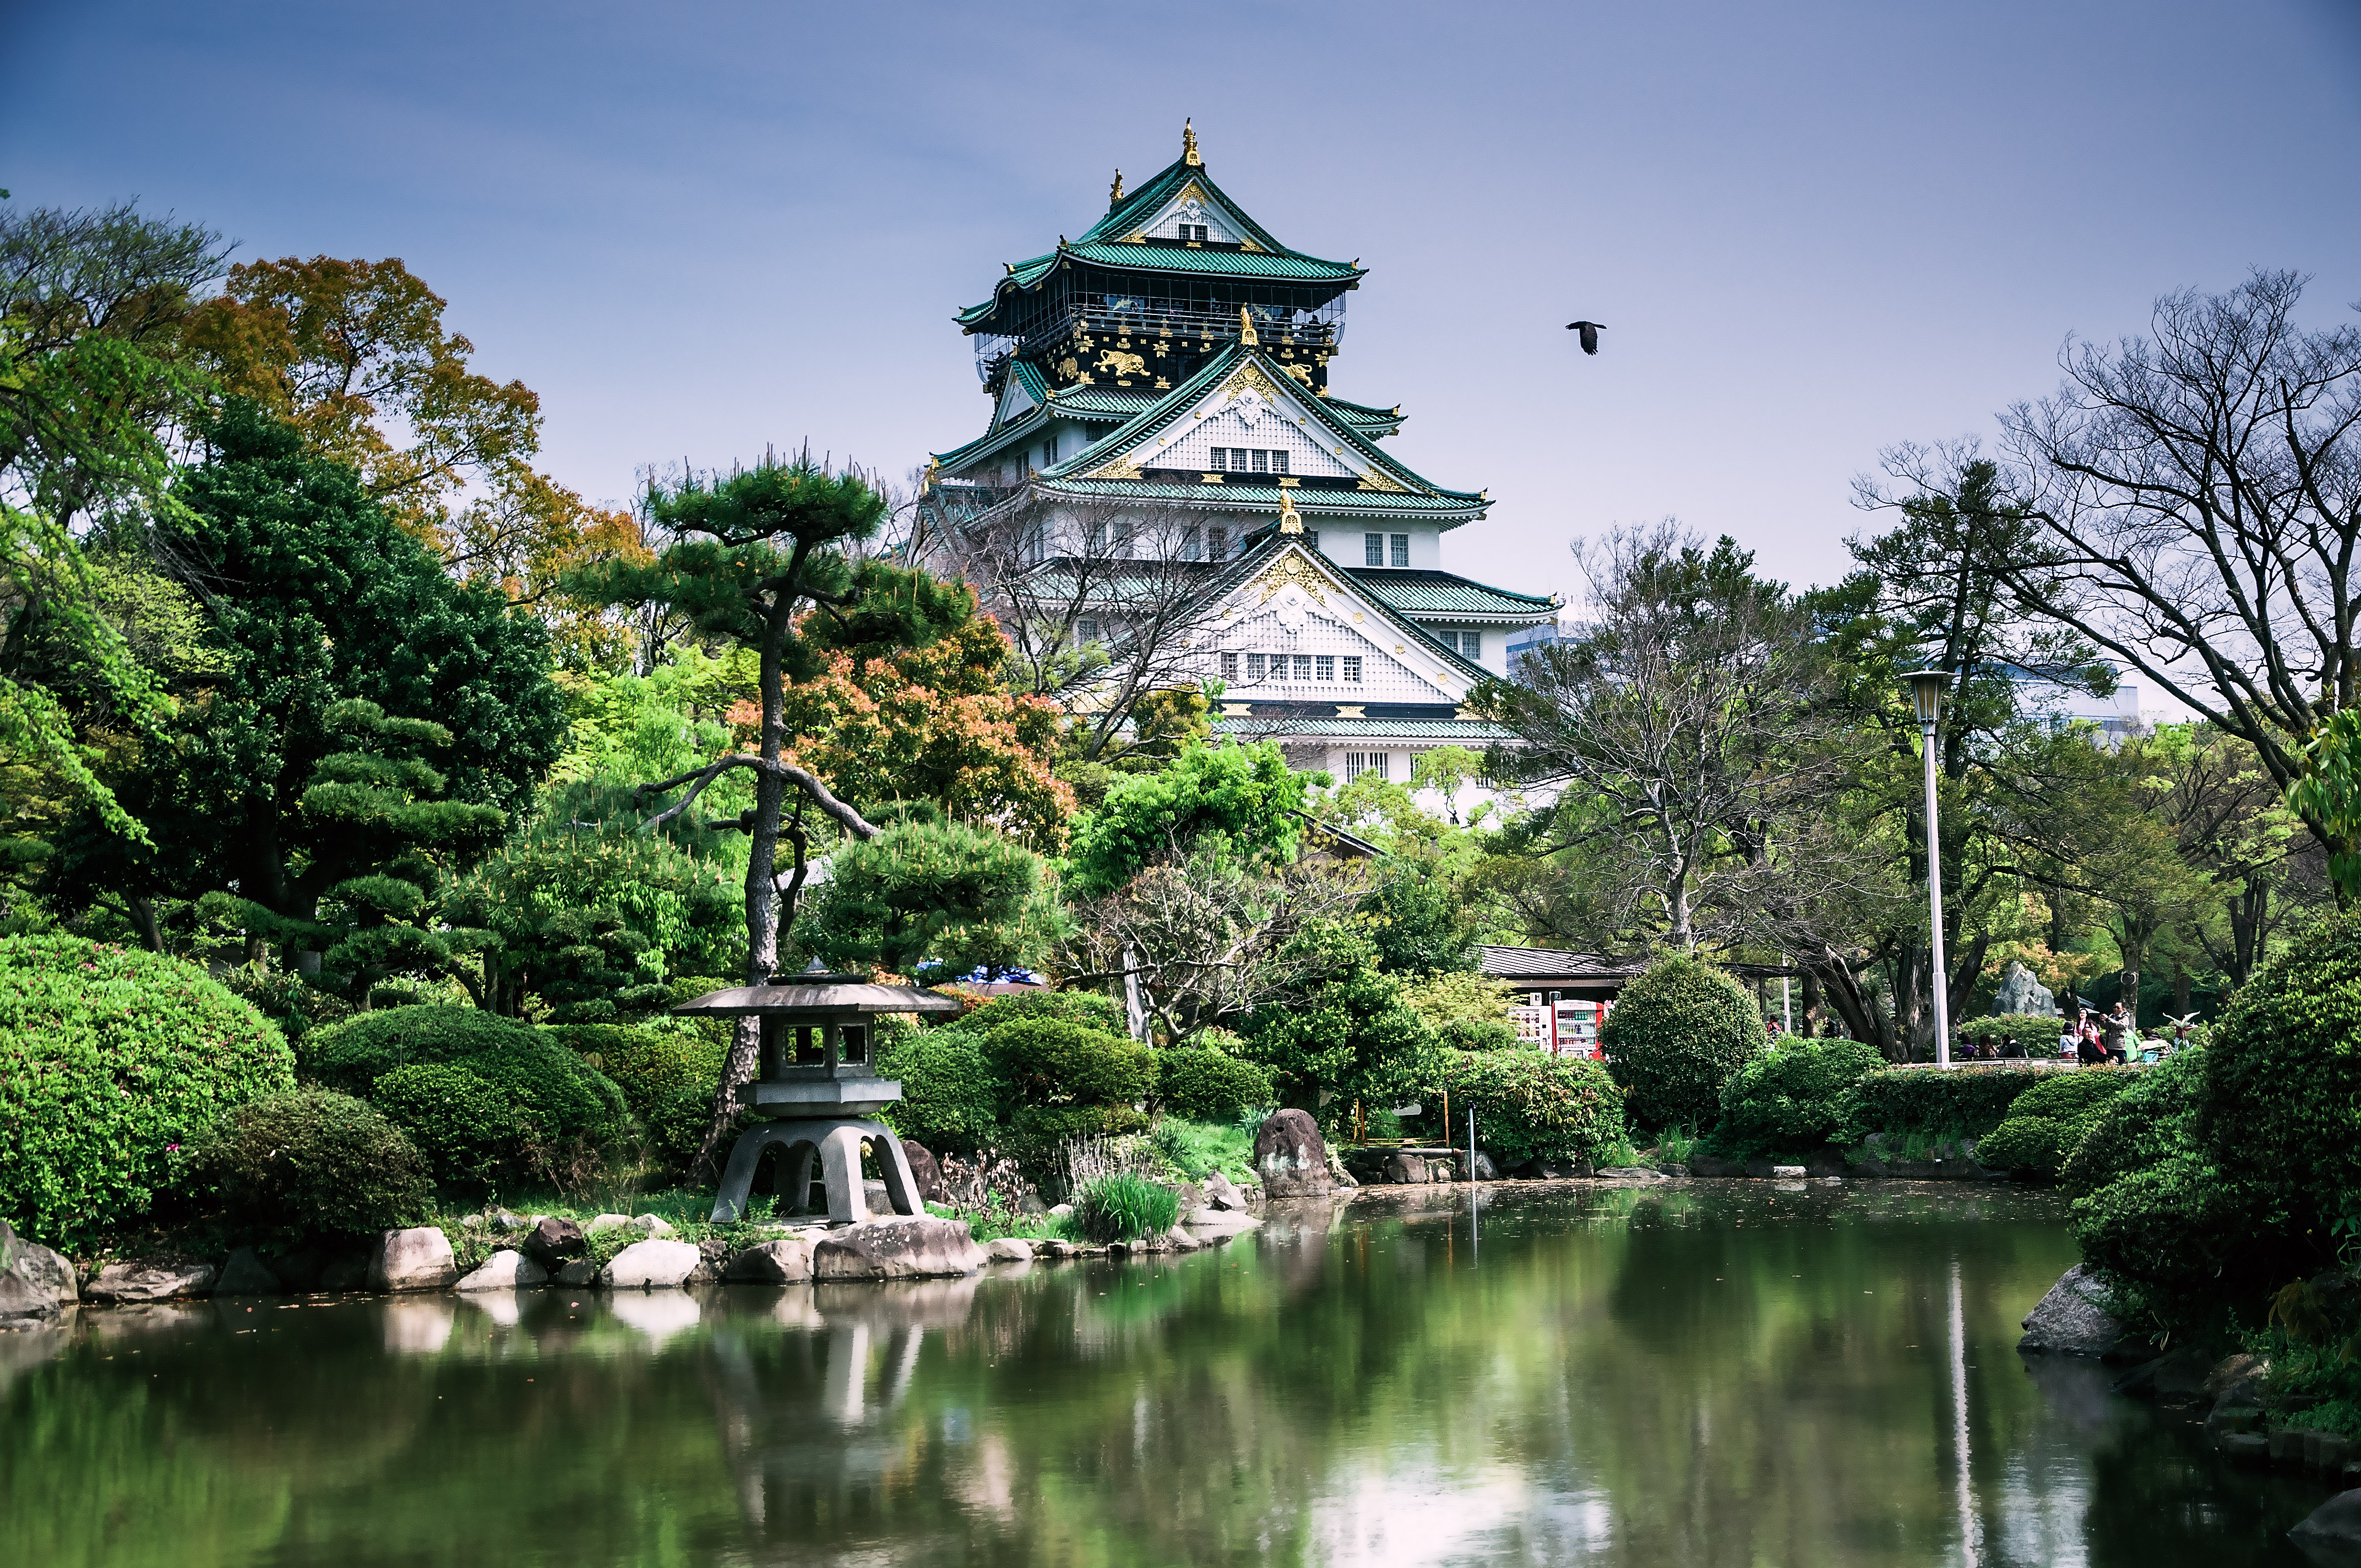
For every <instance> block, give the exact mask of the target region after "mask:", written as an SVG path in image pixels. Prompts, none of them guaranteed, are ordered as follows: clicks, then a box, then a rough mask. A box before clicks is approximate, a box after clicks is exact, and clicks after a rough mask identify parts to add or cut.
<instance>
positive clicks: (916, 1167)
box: [902, 1138, 943, 1203]
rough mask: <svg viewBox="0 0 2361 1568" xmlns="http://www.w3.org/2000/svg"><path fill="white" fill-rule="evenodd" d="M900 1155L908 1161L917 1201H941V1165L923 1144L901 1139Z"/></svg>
mask: <svg viewBox="0 0 2361 1568" xmlns="http://www.w3.org/2000/svg"><path fill="white" fill-rule="evenodd" d="M902 1157H903V1158H904V1159H906V1160H908V1161H909V1162H910V1179H911V1180H912V1181H913V1182H915V1183H916V1184H917V1189H918V1201H920V1202H922V1203H939V1202H941V1201H943V1166H942V1162H941V1161H940V1160H939V1159H937V1158H936V1157H934V1153H933V1151H932V1150H930V1149H928V1147H927V1146H926V1145H924V1144H914V1143H912V1142H911V1141H910V1140H909V1139H907V1138H904V1139H903V1140H902Z"/></svg>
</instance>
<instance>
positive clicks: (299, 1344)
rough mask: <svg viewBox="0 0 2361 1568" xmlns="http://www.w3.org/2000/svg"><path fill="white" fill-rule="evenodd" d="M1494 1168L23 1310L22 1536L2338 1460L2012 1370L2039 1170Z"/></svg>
mask: <svg viewBox="0 0 2361 1568" xmlns="http://www.w3.org/2000/svg"><path fill="white" fill-rule="evenodd" d="M1468 1198H1469V1194H1468V1193H1467V1192H1466V1190H1465V1189H1461V1190H1456V1191H1455V1190H1449V1189H1445V1190H1439V1191H1438V1190H1422V1191H1410V1190H1404V1191H1400V1192H1392V1193H1378V1194H1366V1195H1363V1196H1362V1197H1361V1198H1360V1199H1359V1201H1354V1202H1351V1203H1342V1202H1334V1203H1306V1204H1297V1205H1290V1206H1287V1207H1286V1208H1285V1209H1283V1210H1275V1211H1274V1212H1273V1213H1272V1214H1271V1216H1270V1223H1268V1225H1266V1227H1265V1228H1264V1229H1263V1230H1262V1231H1261V1232H1259V1233H1256V1234H1252V1235H1250V1236H1248V1237H1247V1238H1246V1239H1244V1240H1242V1241H1240V1242H1238V1243H1235V1244H1233V1245H1230V1246H1228V1247H1226V1248H1223V1249H1218V1250H1213V1251H1208V1252H1203V1253H1198V1254H1192V1255H1185V1256H1170V1255H1165V1256H1159V1257H1153V1258H1148V1259H1143V1260H1139V1261H1137V1262H1104V1261H1102V1262H1093V1263H1087V1264H1070V1265H1062V1266H1035V1267H1032V1268H1030V1269H1021V1268H1020V1269H1012V1270H1005V1271H995V1272H994V1274H992V1275H990V1276H987V1277H983V1278H980V1279H966V1280H956V1281H939V1282H929V1283H925V1284H915V1285H906V1286H851V1285H840V1286H798V1287H793V1288H787V1289H783V1290H761V1289H755V1288H744V1287H731V1288H726V1289H708V1290H701V1291H696V1292H662V1291H660V1292H653V1293H649V1294H644V1295H641V1294H632V1295H623V1296H616V1297H609V1296H605V1295H600V1294H597V1293H592V1292H584V1291H572V1292H566V1291H541V1292H531V1293H527V1294H524V1295H521V1296H516V1297H491V1298H479V1297H467V1298H453V1297H421V1298H410V1299H396V1300H391V1301H365V1300H357V1299H356V1300H348V1301H343V1302H336V1303H329V1304H321V1305H300V1304H290V1303H283V1302H279V1301H274V1300H262V1301H222V1302H214V1303H209V1304H206V1305H204V1306H201V1307H193V1308H189V1307H176V1308H171V1309H169V1310H156V1311H150V1312H131V1313H115V1312H109V1313H99V1312H88V1313H85V1314H84V1315H83V1317H82V1321H81V1322H80V1323H78V1324H76V1325H74V1326H73V1327H72V1328H71V1329H69V1330H65V1331H52V1332H48V1333H45V1334H33V1335H8V1336H0V1561H5V1562H9V1563H17V1562H22V1563H40V1564H43V1565H44V1568H48V1565H52V1564H82V1563H90V1564H98V1563H105V1564H108V1565H109V1568H115V1565H133V1568H137V1565H143V1564H148V1563H156V1564H159V1565H160V1564H165V1563H170V1565H171V1568H193V1565H200V1564H206V1563H258V1562H271V1563H311V1562H335V1563H340V1564H364V1565H366V1564H377V1563H387V1564H391V1563H418V1562H424V1561H470V1562H505V1561H519V1562H556V1561H563V1562H566V1563H584V1564H599V1563H662V1564H670V1563H712V1562H730V1563H782V1564H785V1563H798V1564H800V1563H855V1562H859V1563H914V1564H923V1563H960V1564H965V1565H981V1564H1002V1563H1007V1564H1017V1563H1026V1564H1031V1563H1060V1564H1076V1565H1082V1564H1098V1563H1105V1564H1126V1565H1128V1564H1147V1563H1191V1564H1194V1563H1224V1562H1254V1563H1264V1562H1286V1563H1362V1562H1368V1563H1377V1562H1380V1561H1381V1562H1383V1563H1387V1564H1389V1565H1393V1564H1408V1563H1455V1562H1469V1563H1473V1562H1482V1563H1562V1562H1566V1561H1572V1560H1577V1559H1579V1560H1586V1561H1598V1562H1604V1563H1620V1564H1634V1565H1649V1568H1653V1565H1656V1564H1673V1563H1679V1564H1683V1565H1687V1564H1720V1563H1728V1564H1733V1565H1735V1564H1741V1563H1743V1564H1750V1565H1751V1564H1754V1563H1830V1564H1855V1563H1859V1564H1868V1563H1877V1564H1881V1565H1883V1564H1888V1563H1966V1562H1968V1561H1969V1560H1970V1559H1969V1552H1970V1551H1971V1549H1972V1550H1973V1552H1974V1554H1975V1557H1974V1560H1975V1561H1976V1562H1978V1563H1981V1564H1986V1565H1989V1564H1995V1563H2009V1564H2015V1563H2026V1564H2031V1563H2041V1564H2049V1563H2106V1564H2116V1563H2121V1564H2126V1565H2129V1564H2135V1563H2136V1565H2137V1568H2174V1565H2176V1564H2180V1563H2207V1564H2214V1563H2231V1564H2238V1563H2277V1562H2285V1561H2293V1560H2294V1559H2292V1558H2290V1556H2289V1555H2288V1551H2287V1548H2286V1546H2285V1543H2284V1541H2282V1540H2281V1539H2280V1532H2283V1531H2284V1530H2286V1528H2287V1527H2288V1525H2290V1524H2291V1523H2292V1522H2294V1520H2295V1519H2298V1518H2301V1516H2302V1514H2303V1513H2304V1512H2306V1511H2308V1510H2309V1508H2310V1507H2311V1506H2312V1504H2313V1503H2314V1502H2316V1501H2317V1499H2318V1490H2319V1489H2318V1488H2317V1487H2305V1486H2300V1485H2296V1484H2292V1483H2284V1482H2274V1481H2271V1480H2269V1479H2268V1478H2265V1477H2259V1476H2256V1475H2246V1474H2242V1473H2238V1472H2230V1471H2224V1470H2223V1469H2222V1468H2221V1467H2220V1466H2218V1465H2216V1464H2213V1462H2212V1461H2211V1460H2210V1459H2208V1458H2206V1457H2205V1456H2204V1455H2203V1454H2202V1452H2201V1449H2200V1447H2199V1445H2198V1443H2197V1442H2196V1439H2195V1437H2194V1435H2193V1432H2192V1431H2191V1428H2190V1427H2189V1425H2188V1423H2187V1422H2186V1421H2185V1420H2182V1418H2181V1417H2180V1416H2179V1415H2176V1414H2174V1413H2171V1412H2158V1411H2155V1410H2151V1409H2147V1408H2145V1407H2140V1406H2136V1405H2131V1404H2128V1403H2126V1402H2125V1401H2122V1400H2120V1399H2116V1398H2113V1397H2111V1396H2109V1395H2107V1394H2106V1393H2105V1391H2104V1382H2105V1373H2104V1372H2103V1370H2102V1369H2098V1368H2094V1367H2091V1366H2088V1365H2082V1364H2078V1363H2072V1362H2067V1361H2059V1360H2055V1359H2050V1360H2037V1361H2032V1362H2026V1361H2024V1360H2021V1359H2020V1358H2019V1357H2018V1356H2017V1355H2016V1354H2015V1352H2014V1350H2013V1349H2012V1346H2013V1343H2014V1341H2015V1333H2016V1323H2015V1321H2016V1319H2017V1317H2019V1316H2020V1315H2021V1314H2022V1313H2023V1312H2024V1311H2025V1310H2026V1307H2027V1306H2029V1305H2030V1304H2031V1302H2032V1301H2033V1300H2035V1299H2037V1298H2038V1296H2039V1295H2040V1293H2041V1291H2042V1290H2043V1289H2044V1288H2047V1286H2048V1283H2049V1282H2050V1280H2051V1279H2053V1278H2054V1277H2056V1275H2057V1274H2058V1272H2059V1270H2060V1269H2062V1268H2063V1267H2064V1266H2065V1265H2066V1264H2067V1263H2068V1262H2070V1260H2071V1256H2072V1252H2071V1246H2070V1243H2069V1242H2068V1240H2067V1238H2066V1234H2065V1231H2064V1225H2063V1219H2064V1216H2063V1212H2062V1210H2061V1207H2060V1205H2059V1203H2058V1202H2057V1201H2055V1200H2054V1199H2053V1198H2051V1197H2049V1196H2048V1195H2044V1194H2038V1193H2030V1194H2028V1193H2020V1192H2011V1191H2002V1192H1989V1193H1987V1192H1976V1193H1961V1192H1959V1191H1957V1190H1940V1189H1912V1188H1906V1187H1902V1186H1898V1185H1894V1186H1883V1187H1876V1188H1872V1187H1848V1188H1818V1187H1815V1188H1811V1189H1807V1190H1802V1191H1785V1192H1783V1191H1777V1190H1772V1189H1771V1188H1770V1187H1769V1186H1768V1184H1758V1183H1693V1184H1675V1185H1673V1186H1670V1187H1655V1188H1652V1189H1621V1188H1613V1187H1606V1186H1592V1185H1580V1186H1561V1187H1552V1188H1540V1187H1533V1188H1516V1187H1503V1188H1499V1189H1486V1190H1481V1191H1480V1192H1479V1193H1478V1194H1477V1202H1478V1204H1479V1205H1480V1210H1479V1212H1477V1213H1471V1212H1470V1208H1469V1203H1468ZM1471 1223H1480V1225H1481V1234H1482V1242H1481V1258H1482V1265H1481V1267H1480V1268H1479V1267H1477V1266H1476V1250H1475V1247H1474V1245H1472V1244H1473V1241H1474V1237H1473V1235H1472V1234H1471Z"/></svg>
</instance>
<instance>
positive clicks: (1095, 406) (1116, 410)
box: [1055, 386, 1164, 419]
mask: <svg viewBox="0 0 2361 1568" xmlns="http://www.w3.org/2000/svg"><path fill="white" fill-rule="evenodd" d="M1055 395H1056V397H1057V400H1058V411H1059V412H1060V413H1067V414H1071V415H1073V416H1074V417H1075V418H1076V419H1137V417H1138V416H1139V415H1141V414H1144V413H1146V412H1147V411H1148V410H1150V409H1152V408H1154V407H1155V406H1156V405H1157V404H1159V403H1160V402H1162V401H1163V400H1164V394H1163V393H1162V392H1157V391H1141V390H1140V389H1137V388H1136V387H1082V386H1074V387H1065V388H1060V389H1059V390H1058V392H1057V393H1056V394H1055Z"/></svg>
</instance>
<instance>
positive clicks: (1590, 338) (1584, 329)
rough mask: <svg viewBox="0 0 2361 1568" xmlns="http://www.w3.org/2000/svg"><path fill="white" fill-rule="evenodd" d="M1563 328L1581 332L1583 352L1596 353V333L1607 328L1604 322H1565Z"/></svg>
mask: <svg viewBox="0 0 2361 1568" xmlns="http://www.w3.org/2000/svg"><path fill="white" fill-rule="evenodd" d="M1565 330H1566V331H1568V332H1578V333H1580V334H1582V351H1583V352H1584V353H1585V354H1596V353H1598V334H1600V333H1602V332H1604V331H1606V330H1607V323H1605V322H1568V323H1565Z"/></svg>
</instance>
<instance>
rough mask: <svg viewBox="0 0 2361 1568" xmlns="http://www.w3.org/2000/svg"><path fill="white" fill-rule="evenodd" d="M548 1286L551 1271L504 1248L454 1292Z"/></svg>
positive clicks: (483, 1263) (460, 1283)
mask: <svg viewBox="0 0 2361 1568" xmlns="http://www.w3.org/2000/svg"><path fill="white" fill-rule="evenodd" d="M548 1283H549V1270H547V1269H545V1268H544V1267H542V1266H541V1265H539V1264H537V1263H535V1262H533V1259H531V1258H529V1257H527V1256H525V1255H524V1254H522V1253H521V1252H519V1251H517V1250H516V1249H515V1248H514V1247H505V1246H504V1247H502V1248H500V1251H498V1252H496V1253H494V1254H492V1255H491V1256H489V1257H488V1258H486V1259H485V1260H484V1261H483V1262H482V1263H481V1264H480V1265H478V1266H477V1269H476V1271H475V1272H474V1273H473V1274H470V1275H468V1276H467V1277H466V1278H465V1279H462V1280H460V1281H459V1283H458V1284H457V1285H456V1286H454V1287H452V1288H453V1289H455V1290H530V1289H532V1288H533V1287H535V1286H537V1285H546V1284H548Z"/></svg>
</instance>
